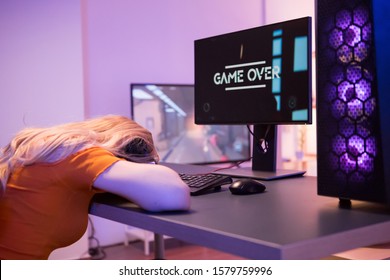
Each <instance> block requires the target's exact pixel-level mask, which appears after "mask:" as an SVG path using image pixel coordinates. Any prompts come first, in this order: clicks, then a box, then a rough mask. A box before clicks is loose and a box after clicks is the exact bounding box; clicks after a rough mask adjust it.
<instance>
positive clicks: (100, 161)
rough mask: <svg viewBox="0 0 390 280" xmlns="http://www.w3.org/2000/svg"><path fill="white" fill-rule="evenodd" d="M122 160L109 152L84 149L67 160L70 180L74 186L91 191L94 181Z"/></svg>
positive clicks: (94, 148)
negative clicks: (80, 185) (87, 187)
mask: <svg viewBox="0 0 390 280" xmlns="http://www.w3.org/2000/svg"><path fill="white" fill-rule="evenodd" d="M119 160H122V159H120V158H118V157H116V156H114V155H113V154H112V153H111V152H109V151H107V150H105V149H103V148H99V147H93V148H89V149H85V150H83V151H80V152H78V153H76V154H75V155H73V157H71V158H70V159H69V164H68V166H69V167H70V168H71V170H72V173H73V174H72V178H73V179H75V181H76V182H74V183H75V184H78V185H79V184H82V185H84V186H85V185H88V186H89V188H90V189H92V186H93V182H94V181H95V179H96V178H97V177H98V176H99V175H100V174H101V173H102V172H104V171H105V170H106V169H107V168H108V167H110V166H111V165H112V164H114V163H115V162H117V161H119Z"/></svg>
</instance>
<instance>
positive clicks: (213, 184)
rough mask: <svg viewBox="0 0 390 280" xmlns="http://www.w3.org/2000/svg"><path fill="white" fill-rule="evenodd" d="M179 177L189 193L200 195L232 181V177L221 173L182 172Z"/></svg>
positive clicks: (218, 188)
mask: <svg viewBox="0 0 390 280" xmlns="http://www.w3.org/2000/svg"><path fill="white" fill-rule="evenodd" d="M179 175H180V177H181V179H182V180H183V181H184V182H185V183H186V184H187V185H188V186H189V187H190V192H191V195H201V194H204V193H207V192H209V191H216V190H220V189H221V186H222V185H225V184H230V183H232V182H233V180H232V178H231V177H230V176H227V175H221V174H213V173H207V174H183V173H179Z"/></svg>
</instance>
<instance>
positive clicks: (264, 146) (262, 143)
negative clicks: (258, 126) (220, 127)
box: [246, 125, 271, 154]
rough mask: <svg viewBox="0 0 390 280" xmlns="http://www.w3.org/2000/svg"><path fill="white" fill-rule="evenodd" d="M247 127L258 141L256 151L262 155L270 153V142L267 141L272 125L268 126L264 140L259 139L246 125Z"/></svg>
mask: <svg viewBox="0 0 390 280" xmlns="http://www.w3.org/2000/svg"><path fill="white" fill-rule="evenodd" d="M246 127H247V128H248V131H249V133H250V134H251V135H252V136H253V138H255V140H256V145H255V147H256V149H257V151H258V152H259V153H261V154H266V153H267V152H268V147H269V145H268V140H267V136H268V132H269V130H270V129H271V125H268V126H267V130H266V131H265V134H264V137H263V138H258V137H257V136H256V135H255V134H254V132H253V131H252V130H251V129H250V127H249V125H246Z"/></svg>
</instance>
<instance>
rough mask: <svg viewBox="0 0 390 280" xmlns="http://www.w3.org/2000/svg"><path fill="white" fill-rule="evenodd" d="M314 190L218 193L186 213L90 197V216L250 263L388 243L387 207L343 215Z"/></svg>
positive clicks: (310, 182)
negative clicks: (212, 250) (238, 257)
mask: <svg viewBox="0 0 390 280" xmlns="http://www.w3.org/2000/svg"><path fill="white" fill-rule="evenodd" d="M172 168H174V169H175V170H177V171H178V172H187V173H190V172H191V171H192V172H193V173H198V172H201V171H205V170H207V168H206V167H201V166H187V165H186V166H175V165H172ZM205 168H206V169H205ZM316 184H317V181H316V177H308V176H305V177H299V178H291V179H282V180H275V181H268V182H266V185H267V190H266V192H265V193H261V194H255V195H250V196H235V195H231V194H230V192H229V190H228V189H227V188H226V187H223V188H222V190H221V191H220V192H215V193H211V194H206V195H202V196H196V197H192V198H191V203H192V204H191V210H190V211H189V212H168V213H157V214H156V213H149V212H146V211H144V210H142V209H139V208H138V207H137V206H135V205H134V204H132V203H130V202H128V201H126V200H123V199H121V198H119V197H116V196H112V195H109V194H103V195H98V196H96V197H95V198H94V200H93V202H92V204H91V208H90V213H91V214H92V215H96V216H99V217H102V218H106V219H109V220H113V221H117V222H120V223H124V224H127V225H131V226H135V227H138V228H142V229H146V230H149V231H152V232H155V233H157V234H158V235H157V237H158V236H160V235H168V236H172V237H175V238H177V239H180V240H183V241H186V242H190V243H193V244H198V245H202V246H206V247H210V248H214V249H217V250H221V251H225V252H227V253H231V254H235V255H239V256H242V257H244V258H250V259H319V258H322V257H327V256H329V255H331V254H334V253H338V252H341V251H345V250H350V249H353V248H358V247H362V246H369V245H373V244H378V243H382V242H388V241H389V240H390V209H389V208H388V207H386V206H384V205H377V204H373V203H368V202H357V201H353V204H352V209H340V208H339V207H338V200H337V199H335V198H330V197H322V196H318V195H317V187H316ZM157 241H159V242H161V239H160V240H157ZM159 246H161V244H160V245H159Z"/></svg>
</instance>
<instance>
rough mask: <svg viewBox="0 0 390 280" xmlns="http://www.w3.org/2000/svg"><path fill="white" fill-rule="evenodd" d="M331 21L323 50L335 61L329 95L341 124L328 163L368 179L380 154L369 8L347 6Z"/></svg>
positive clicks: (349, 176)
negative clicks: (374, 127) (370, 60)
mask: <svg viewBox="0 0 390 280" xmlns="http://www.w3.org/2000/svg"><path fill="white" fill-rule="evenodd" d="M329 22H330V23H328V24H329V25H328V27H327V30H328V33H327V38H326V39H327V50H326V51H325V53H326V56H327V58H328V59H329V60H330V61H337V63H335V64H334V66H332V67H331V69H330V70H329V77H328V83H327V85H326V86H325V94H326V96H327V101H328V102H329V104H330V114H331V116H332V117H333V118H334V119H336V120H337V123H338V125H337V128H336V129H335V131H334V132H333V136H332V137H331V138H332V139H331V141H330V146H331V147H330V149H331V155H330V157H329V161H328V163H329V164H330V166H331V169H332V170H333V171H334V173H335V175H336V176H337V177H339V178H342V179H344V180H348V181H349V182H360V183H364V182H365V181H366V180H367V179H368V178H369V177H370V176H371V175H372V173H373V171H374V162H375V157H376V156H377V139H376V137H375V135H374V133H373V128H372V122H373V116H374V115H375V114H376V110H377V100H376V98H375V97H374V96H372V92H373V89H372V87H373V84H374V73H373V70H372V67H371V64H370V63H367V60H368V58H369V57H370V55H372V54H371V49H372V48H373V46H372V44H373V40H372V25H371V21H370V13H369V9H368V8H367V7H365V6H357V7H354V8H345V9H342V10H340V11H339V12H337V14H336V15H334V16H333V18H332V19H331V20H330V21H329Z"/></svg>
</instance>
